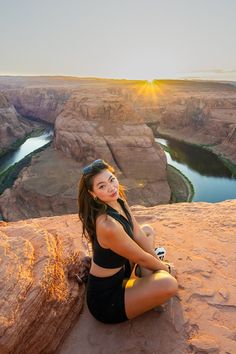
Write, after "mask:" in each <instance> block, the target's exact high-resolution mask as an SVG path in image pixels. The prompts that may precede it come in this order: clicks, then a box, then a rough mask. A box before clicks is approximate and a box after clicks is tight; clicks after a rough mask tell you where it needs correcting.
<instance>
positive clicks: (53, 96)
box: [5, 87, 70, 123]
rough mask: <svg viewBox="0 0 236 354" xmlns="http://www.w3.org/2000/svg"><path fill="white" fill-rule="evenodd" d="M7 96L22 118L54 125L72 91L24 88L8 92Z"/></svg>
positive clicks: (6, 92)
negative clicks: (39, 120)
mask: <svg viewBox="0 0 236 354" xmlns="http://www.w3.org/2000/svg"><path fill="white" fill-rule="evenodd" d="M5 95H6V96H7V97H8V99H9V101H10V102H11V103H12V104H13V105H14V107H15V108H16V109H17V111H18V112H19V113H20V114H21V115H22V116H25V117H29V118H36V119H41V120H43V121H45V122H48V123H54V122H55V119H56V117H57V115H58V114H59V113H60V112H61V111H62V109H63V106H64V104H65V102H66V101H67V99H68V97H69V96H70V90H68V89H66V90H65V89H63V88H47V87H36V88H34V87H24V88H21V89H11V90H6V91H5Z"/></svg>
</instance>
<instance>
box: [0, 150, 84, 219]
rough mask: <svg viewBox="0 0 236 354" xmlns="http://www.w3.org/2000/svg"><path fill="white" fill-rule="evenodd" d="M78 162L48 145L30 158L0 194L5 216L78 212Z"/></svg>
mask: <svg viewBox="0 0 236 354" xmlns="http://www.w3.org/2000/svg"><path fill="white" fill-rule="evenodd" d="M80 170H81V167H80V165H79V164H78V163H77V162H76V161H74V160H72V159H69V158H66V156H65V155H64V154H63V153H61V152H60V151H57V150H55V149H53V148H52V147H49V148H47V149H46V150H44V151H42V152H41V153H38V154H36V155H35V156H34V157H33V158H32V162H31V166H30V167H25V168H24V169H23V170H22V171H21V172H20V174H19V177H18V179H17V180H16V181H15V183H14V185H13V187H12V188H11V189H6V190H5V191H4V193H3V194H2V195H1V196H0V210H1V213H2V215H3V217H4V219H5V220H9V221H12V220H22V219H27V218H30V217H31V218H36V217H41V216H52V215H63V214H68V213H75V212H77V209H78V207H77V183H78V179H79V173H80Z"/></svg>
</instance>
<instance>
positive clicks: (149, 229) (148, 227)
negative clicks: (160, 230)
mask: <svg viewBox="0 0 236 354" xmlns="http://www.w3.org/2000/svg"><path fill="white" fill-rule="evenodd" d="M141 229H142V230H143V232H145V234H146V235H147V236H151V235H152V236H153V235H154V229H153V227H152V226H151V225H149V224H144V225H142V226H141Z"/></svg>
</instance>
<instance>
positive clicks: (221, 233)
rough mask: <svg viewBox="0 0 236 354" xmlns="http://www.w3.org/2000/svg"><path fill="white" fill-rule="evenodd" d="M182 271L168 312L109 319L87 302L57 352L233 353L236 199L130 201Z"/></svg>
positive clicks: (234, 349) (235, 348) (158, 243)
mask: <svg viewBox="0 0 236 354" xmlns="http://www.w3.org/2000/svg"><path fill="white" fill-rule="evenodd" d="M132 209H133V211H134V213H135V215H136V217H137V219H138V221H139V222H140V223H147V222H149V223H151V225H152V226H153V227H154V229H155V231H156V245H163V246H164V247H165V248H166V249H167V258H168V259H169V260H171V261H173V263H174V264H175V266H176V268H177V271H178V282H179V291H178V296H176V297H175V298H173V300H171V301H170V302H169V303H168V305H167V310H166V312H163V313H161V314H160V313H158V312H156V311H150V312H148V313H146V314H145V315H142V316H140V317H138V318H137V319H134V320H132V321H129V322H126V323H122V324H118V325H105V324H102V323H99V322H98V321H96V320H95V319H94V318H93V317H92V316H91V315H90V313H89V312H88V309H87V307H85V308H84V310H83V312H82V314H81V315H80V317H79V320H78V322H77V323H76V324H75V326H74V328H73V329H72V331H71V333H70V334H69V336H68V337H67V339H66V341H65V342H64V344H63V345H62V347H61V349H60V350H59V351H58V354H59V353H60V354H77V353H78V348H79V350H80V351H81V353H90V354H97V353H104V354H109V353H124V354H126V353H155V354H161V353H168V354H169V353H174V354H187V353H195V354H199V353H220V354H225V353H232V354H233V353H235V352H236V343H235V334H236V332H235V308H236V307H235V304H236V292H235V286H236V282H235V276H234V274H235V266H236V261H235V252H236V241H235V235H236V224H235V220H236V201H235V200H232V201H226V202H222V203H217V204H208V203H191V204H188V203H181V204H171V205H166V206H163V205H159V206H155V207H149V208H145V207H142V206H134V207H132Z"/></svg>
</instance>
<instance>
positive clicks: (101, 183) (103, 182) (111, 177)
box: [97, 175, 113, 187]
mask: <svg viewBox="0 0 236 354" xmlns="http://www.w3.org/2000/svg"><path fill="white" fill-rule="evenodd" d="M112 177H113V175H110V177H109V178H108V181H110V179H111V178H112ZM102 183H106V182H105V181H101V182H98V183H97V187H98V186H99V184H102Z"/></svg>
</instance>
